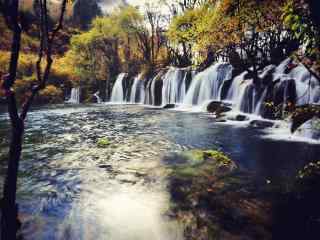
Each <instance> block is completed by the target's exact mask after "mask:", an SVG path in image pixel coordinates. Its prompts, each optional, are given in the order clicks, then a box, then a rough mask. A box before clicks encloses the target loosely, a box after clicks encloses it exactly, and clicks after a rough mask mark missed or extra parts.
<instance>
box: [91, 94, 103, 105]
mask: <svg viewBox="0 0 320 240" xmlns="http://www.w3.org/2000/svg"><path fill="white" fill-rule="evenodd" d="M99 94H100V93H99V91H98V92H96V93H95V94H93V96H95V98H96V99H97V103H99V104H100V103H102V100H101V98H100V97H99Z"/></svg>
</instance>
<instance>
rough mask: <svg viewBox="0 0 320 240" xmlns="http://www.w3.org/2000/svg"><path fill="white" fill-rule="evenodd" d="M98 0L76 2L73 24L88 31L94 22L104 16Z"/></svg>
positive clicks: (79, 0)
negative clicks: (96, 18) (98, 17)
mask: <svg viewBox="0 0 320 240" xmlns="http://www.w3.org/2000/svg"><path fill="white" fill-rule="evenodd" d="M98 2H99V1H98V0H90V1H88V0H76V1H75V2H74V4H73V16H72V19H73V22H74V23H75V24H76V25H78V26H80V28H81V29H88V28H89V26H90V24H91V22H92V20H93V19H94V18H95V17H97V16H100V15H101V14H102V12H101V9H100V6H99V4H98Z"/></svg>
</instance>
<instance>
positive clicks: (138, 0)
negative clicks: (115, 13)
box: [102, 0, 159, 11]
mask: <svg viewBox="0 0 320 240" xmlns="http://www.w3.org/2000/svg"><path fill="white" fill-rule="evenodd" d="M158 1H159V0H103V5H102V8H103V10H104V11H110V10H112V9H113V8H114V7H116V6H119V5H121V4H125V3H128V4H130V5H133V6H138V7H140V8H141V9H142V7H143V6H144V5H145V4H146V3H150V4H152V3H157V2H158Z"/></svg>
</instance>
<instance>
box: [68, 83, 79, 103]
mask: <svg viewBox="0 0 320 240" xmlns="http://www.w3.org/2000/svg"><path fill="white" fill-rule="evenodd" d="M67 103H73V104H79V103H80V88H79V87H77V88H72V89H71V95H70V98H69V100H68V101H67Z"/></svg>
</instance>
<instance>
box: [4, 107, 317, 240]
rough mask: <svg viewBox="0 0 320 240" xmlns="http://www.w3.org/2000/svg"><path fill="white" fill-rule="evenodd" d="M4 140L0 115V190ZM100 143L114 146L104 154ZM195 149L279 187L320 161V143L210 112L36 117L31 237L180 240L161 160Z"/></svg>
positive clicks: (23, 193)
mask: <svg viewBox="0 0 320 240" xmlns="http://www.w3.org/2000/svg"><path fill="white" fill-rule="evenodd" d="M7 135H8V123H7V120H6V115H3V114H2V115H0V176H1V187H2V182H3V176H4V172H5V166H6V164H5V157H4V155H5V152H6V151H7V148H6V146H7ZM102 137H107V138H108V139H109V140H110V142H111V144H110V145H109V146H107V147H105V148H98V147H97V141H98V139H99V138H102ZM194 148H200V149H216V150H221V151H224V152H225V153H227V154H228V155H229V156H230V157H231V158H232V159H234V160H235V161H236V162H237V163H238V164H239V165H240V167H241V168H242V169H244V170H247V171H250V172H254V173H256V174H257V176H259V178H260V179H271V180H272V181H279V183H280V181H282V180H283V178H287V177H290V176H293V175H294V174H295V172H296V169H297V168H298V167H301V166H303V165H304V163H305V162H307V161H310V160H315V158H316V156H319V154H320V150H319V148H318V146H317V145H310V144H307V143H302V142H301V143H299V142H288V141H287V142H286V141H275V140H271V139H266V138H263V132H262V131H261V130H256V129H250V128H247V127H239V126H236V125H234V126H233V125H230V124H221V123H215V122H214V120H213V118H212V116H210V115H208V114H205V113H186V112H175V111H166V110H159V109H152V108H145V107H143V106H134V105H92V106H79V107H72V106H67V107H54V108H51V109H40V110H34V111H32V113H31V114H30V115H29V118H28V121H27V124H26V133H25V144H24V150H23V156H22V161H21V166H20V176H19V192H18V202H19V205H20V215H21V219H22V221H23V227H22V230H23V234H24V237H25V239H115V240H127V239H133V240H135V239H137V240H138V239H139V240H144V239H145V240H147V239H148V240H149V239H156V240H157V239H159V240H171V239H172V240H173V239H183V237H182V235H183V226H180V225H179V223H177V222H176V221H174V219H171V218H169V217H168V216H167V214H166V212H167V210H168V208H169V205H170V196H169V193H168V191H167V189H166V185H167V178H166V177H167V170H166V168H165V166H166V164H167V163H164V162H163V159H164V158H165V156H168V155H170V154H173V153H177V152H178V153H179V152H181V151H184V150H188V149H194ZM1 191H2V190H1Z"/></svg>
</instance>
